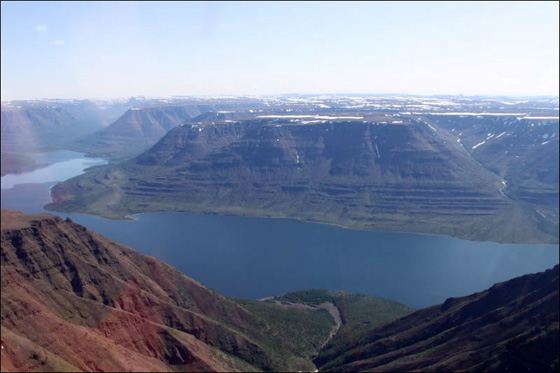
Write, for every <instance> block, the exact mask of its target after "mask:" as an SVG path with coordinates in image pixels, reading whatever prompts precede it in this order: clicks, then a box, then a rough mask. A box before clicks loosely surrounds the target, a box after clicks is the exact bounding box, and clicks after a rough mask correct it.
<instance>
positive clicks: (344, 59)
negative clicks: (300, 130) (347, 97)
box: [1, 2, 559, 100]
mask: <svg viewBox="0 0 560 373" xmlns="http://www.w3.org/2000/svg"><path fill="white" fill-rule="evenodd" d="M558 12H559V8H558V2H546V3H536V2H529V3H482V2H479V3H440V2H437V3H435V2H434V3H389V2H369V3H348V2H346V3H315V2H314V3H257V2H246V3H244V2H241V3H232V2H226V3H202V2H199V3H177V2H170V3H164V2H158V3H66V2H62V3H27V2H26V3H17V2H2V50H1V52H2V76H1V78H2V100H9V99H16V98H17V99H20V98H44V97H49V98H54V97H60V98H72V97H79V98H84V97H86V98H107V97H122V96H131V95H146V96H170V95H230V94H249V95H260V94H278V93H412V94H506V95H508V94H509V95H558V80H559V76H558V70H559V62H558V60H559V57H558V56H559V51H558V45H559V40H558V35H559V25H558Z"/></svg>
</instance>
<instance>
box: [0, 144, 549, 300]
mask: <svg viewBox="0 0 560 373" xmlns="http://www.w3.org/2000/svg"><path fill="white" fill-rule="evenodd" d="M58 156H59V158H57V159H55V160H54V162H53V163H52V164H51V165H50V166H48V167H46V168H43V169H39V170H35V171H32V172H28V173H25V174H21V175H6V176H4V177H2V179H1V183H2V190H1V194H2V195H1V198H2V201H1V202H2V207H3V208H15V209H19V210H22V211H24V212H27V213H32V212H39V211H44V210H43V208H42V206H44V205H45V204H46V203H47V202H49V201H50V192H49V189H50V187H51V186H52V185H54V184H55V181H57V180H58V181H60V180H65V179H67V178H69V177H71V176H74V175H77V174H79V173H81V172H82V170H83V169H84V168H86V167H89V166H91V165H94V164H100V163H103V160H100V159H91V158H84V157H83V155H82V154H80V153H74V152H66V153H64V156H62V157H60V154H58ZM47 157H48V155H47ZM50 159H51V160H52V159H54V158H50ZM47 169H48V172H47ZM56 214H57V215H60V216H62V217H70V218H71V219H72V220H74V221H75V222H77V223H80V224H82V225H84V226H86V227H87V228H89V229H91V230H94V231H96V232H99V233H101V234H103V235H105V236H107V237H109V238H111V239H113V240H115V241H117V242H120V243H123V244H126V245H128V246H131V247H133V248H136V249H137V250H139V251H141V252H143V253H145V254H147V255H152V256H155V257H157V258H160V259H162V260H164V261H165V262H167V263H169V264H171V265H173V266H175V267H176V268H178V269H179V270H181V271H183V272H185V273H186V274H187V275H189V276H191V277H193V278H194V279H196V280H198V281H200V282H202V283H203V284H204V285H206V286H208V287H210V288H213V289H215V290H216V291H219V292H221V293H223V294H226V295H229V296H235V297H243V298H262V297H267V296H271V295H279V294H283V293H286V292H289V291H295V290H303V289H311V288H322V289H336V290H347V291H351V292H359V293H365V294H369V295H374V296H380V297H384V298H389V299H393V300H396V301H400V302H402V303H405V304H408V305H411V306H413V307H424V306H428V305H432V304H436V303H439V302H442V301H444V300H445V299H446V298H448V297H457V296H462V295H466V294H469V293H472V292H475V291H479V290H483V289H485V288H487V287H489V286H491V285H492V284H494V283H496V282H499V281H504V280H507V279H510V278H512V277H515V276H518V275H522V274H526V273H531V272H538V271H542V270H545V269H547V268H550V267H552V266H553V265H555V264H557V263H558V260H559V253H558V245H520V244H498V243H492V242H474V241H466V240H461V239H457V238H452V237H447V236H435V235H419V234H408V233H385V232H373V231H357V230H350V229H344V228H339V227H334V226H328V225H323V224H315V223H305V222H300V221H296V220H290V219H270V218H250V217H236V216H219V215H202V214H192V213H178V212H162V213H147V214H139V215H135V216H134V220H126V221H115V220H108V219H103V218H99V217H96V216H90V215H84V214H63V213H56Z"/></svg>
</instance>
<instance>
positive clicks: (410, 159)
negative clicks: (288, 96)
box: [49, 112, 559, 242]
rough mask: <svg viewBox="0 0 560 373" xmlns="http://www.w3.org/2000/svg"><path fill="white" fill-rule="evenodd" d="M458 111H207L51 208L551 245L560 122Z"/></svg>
mask: <svg viewBox="0 0 560 373" xmlns="http://www.w3.org/2000/svg"><path fill="white" fill-rule="evenodd" d="M465 117H467V118H469V117H470V116H464V117H461V116H452V115H448V116H436V115H412V114H410V113H403V114H399V115H398V116H394V115H393V114H391V115H388V114H384V115H380V114H360V113H359V112H338V113H331V114H324V113H322V114H317V113H315V114H309V113H308V114H301V113H299V112H298V113H296V114H293V113H289V114H270V113H269V114H247V113H246V112H244V113H208V114H203V115H201V116H199V117H198V118H197V119H196V121H195V122H193V123H190V124H185V125H183V126H180V127H177V128H174V129H172V130H171V131H169V132H168V133H167V134H166V135H165V136H164V137H163V138H162V139H161V140H160V141H159V142H158V143H156V144H155V145H154V146H153V147H151V148H150V149H149V150H147V151H146V152H144V153H143V154H141V155H139V156H137V157H135V158H133V159H131V160H128V161H126V162H123V163H120V164H113V165H109V166H106V167H100V168H97V169H93V170H91V171H90V172H88V173H86V174H84V175H81V176H78V177H76V178H73V179H70V180H68V181H66V182H64V183H60V184H58V185H57V186H55V187H54V188H53V190H52V192H53V197H54V203H53V204H51V205H50V206H49V208H54V209H60V210H64V211H80V212H87V213H93V214H98V215H103V216H107V217H112V218H122V217H124V216H126V215H128V214H130V213H138V212H147V211H201V212H217V213H233V214H241V215H256V216H282V217H293V218H299V219H305V220H310V221H319V222H325V223H331V224H338V225H344V226H349V227H355V228H361V229H384V230H397V231H414V232H423V233H437V234H448V235H452V236H457V237H463V238H468V239H474V240H491V241H498V242H558V203H557V202H558V185H559V184H558V138H559V136H558V120H543V119H534V120H533V119H516V118H515V117H511V116H492V115H486V116H475V118H476V120H470V119H465ZM447 118H455V119H447Z"/></svg>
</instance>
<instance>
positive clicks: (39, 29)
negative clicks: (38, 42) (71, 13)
mask: <svg viewBox="0 0 560 373" xmlns="http://www.w3.org/2000/svg"><path fill="white" fill-rule="evenodd" d="M35 31H37V32H45V31H47V25H36V26H35Z"/></svg>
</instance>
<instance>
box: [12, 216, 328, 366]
mask: <svg viewBox="0 0 560 373" xmlns="http://www.w3.org/2000/svg"><path fill="white" fill-rule="evenodd" d="M1 259H2V263H1V264H2V267H1V269H2V282H1V285H2V311H1V320H2V370H3V371H4V370H19V371H21V370H48V369H50V370H77V369H79V370H104V371H105V370H113V371H115V370H116V371H119V370H121V371H122V370H140V371H145V370H157V371H167V370H188V371H192V370H195V371H196V370H203V371H206V370H219V371H232V370H275V369H280V370H282V369H284V370H286V369H288V370H290V369H311V368H313V365H312V364H311V362H310V358H309V356H308V355H306V354H307V353H309V351H314V350H315V349H318V346H319V345H320V344H321V341H322V340H323V339H324V338H326V335H327V334H328V332H329V330H330V328H331V324H332V322H333V321H332V319H330V318H329V316H328V314H325V311H322V310H302V311H300V312H296V314H294V315H291V317H292V318H293V319H294V320H295V321H296V324H297V321H298V320H300V319H302V320H306V321H308V322H306V323H301V325H300V324H298V325H297V327H298V328H299V329H300V333H303V336H304V337H305V339H304V340H305V341H308V343H307V344H305V343H304V346H303V347H304V348H303V349H302V350H305V351H306V352H301V351H296V348H295V347H294V345H292V344H290V341H289V340H287V339H282V338H276V339H275V338H273V337H271V336H270V335H269V333H270V330H272V329H274V325H272V324H271V322H270V321H269V320H268V319H267V318H266V317H263V316H262V315H261V316H255V315H254V314H252V313H251V312H249V311H248V309H247V308H246V307H243V306H241V305H240V304H238V303H236V302H234V301H232V300H230V299H228V298H225V297H223V296H221V295H219V294H216V293H214V292H213V291H211V290H209V289H207V288H205V287H204V286H202V285H201V284H199V283H198V282H196V281H194V280H192V279H190V278H188V277H187V276H185V275H183V274H181V273H179V272H177V271H176V270H174V269H173V268H172V267H170V266H168V265H166V264H164V263H162V262H160V261H158V260H156V259H153V258H150V257H145V256H142V255H140V254H138V253H136V252H134V251H132V250H130V249H128V248H126V247H123V246H120V245H118V244H115V243H113V242H111V241H109V240H107V239H105V238H103V237H101V236H99V235H97V234H95V233H92V232H89V231H87V230H86V229H85V228H84V227H82V226H80V225H77V224H75V223H73V222H71V221H64V220H61V219H60V218H57V217H53V216H50V215H34V216H24V215H22V214H20V213H17V212H13V211H4V210H3V211H2V235H1ZM251 305H252V307H253V308H255V309H257V310H258V309H259V303H258V302H253V303H251ZM264 314H265V315H274V317H276V318H281V317H283V316H284V314H285V311H283V310H282V309H280V308H279V307H277V308H274V307H272V308H268V309H267V312H266V313H264ZM309 330H324V333H318V332H313V333H311V332H308V331H309ZM307 334H309V335H307ZM298 343H301V342H298ZM314 346H315V347H314ZM300 347H301V346H300Z"/></svg>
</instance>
